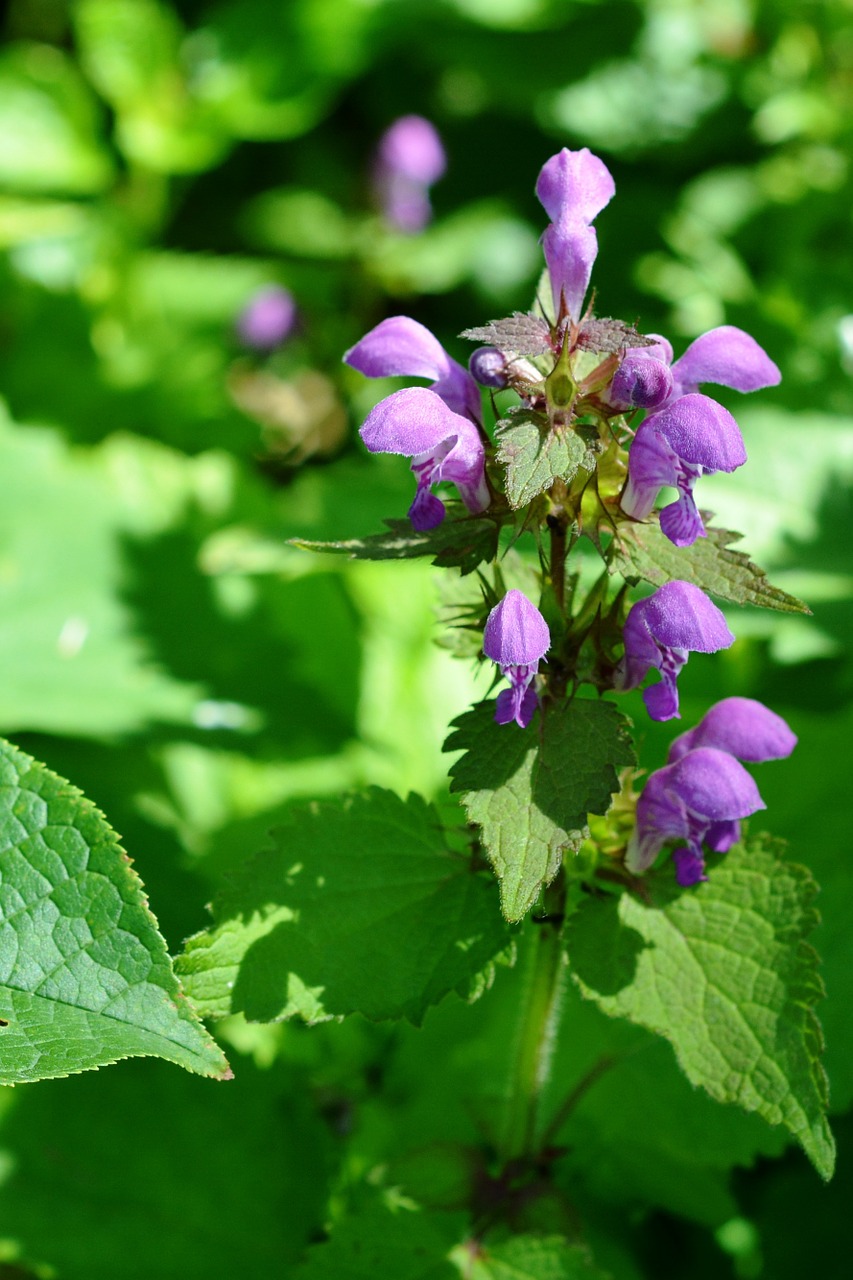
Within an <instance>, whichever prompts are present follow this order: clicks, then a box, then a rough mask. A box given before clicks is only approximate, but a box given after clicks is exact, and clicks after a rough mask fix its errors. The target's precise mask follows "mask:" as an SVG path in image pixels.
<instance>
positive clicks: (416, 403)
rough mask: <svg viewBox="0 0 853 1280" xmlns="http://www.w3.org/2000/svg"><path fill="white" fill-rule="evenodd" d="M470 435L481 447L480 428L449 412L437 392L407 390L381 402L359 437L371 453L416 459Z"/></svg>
mask: <svg viewBox="0 0 853 1280" xmlns="http://www.w3.org/2000/svg"><path fill="white" fill-rule="evenodd" d="M469 433H473V438H474V439H476V440H477V442H478V443H479V435H478V433H477V429H476V427H474V426H473V425H472V423H471V422H470V421H469V420H468V419H467V418H463V417H461V416H460V415H459V414H458V413H454V412H453V410H452V409H449V408H448V407H447V405H446V404H445V402H444V401H443V400H442V399H441V397H440V396H438V395H436V394H435V392H434V391H428V390H427V389H426V387H407V388H405V389H404V390H403V391H395V392H394V393H393V395H390V396H386V397H385V399H384V400H380V401H379V404H377V405H376V406H375V407H374V408H373V409H371V411H370V413H369V414H368V415H367V417H366V418H365V420H364V424H363V426H362V428H361V431H360V433H359V434H360V435H361V438H362V440H363V441H364V443H365V444H366V445H367V448H368V449H369V450H370V452H371V453H398V454H400V455H401V456H402V457H404V458H414V457H416V456H417V455H418V454H421V453H425V454H426V453H432V452H433V451H434V450H435V449H437V448H438V446H439V445H440V444H443V443H444V441H445V440H449V439H450V438H451V437H454V436H455V437H457V438H458V437H463V436H464V437H467V436H468V435H469ZM480 449H481V450H482V444H480Z"/></svg>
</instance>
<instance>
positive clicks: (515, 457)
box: [497, 413, 591, 509]
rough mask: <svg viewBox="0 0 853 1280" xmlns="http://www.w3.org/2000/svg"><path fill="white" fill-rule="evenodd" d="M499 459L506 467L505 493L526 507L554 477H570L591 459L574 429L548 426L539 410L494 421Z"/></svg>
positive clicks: (549, 484) (566, 478)
mask: <svg viewBox="0 0 853 1280" xmlns="http://www.w3.org/2000/svg"><path fill="white" fill-rule="evenodd" d="M497 434H498V441H499V447H498V461H499V462H502V463H503V464H504V466H505V467H506V496H507V501H508V502H509V505H510V506H511V507H513V508H515V509H518V508H519V507H526V506H527V504H528V503H530V502H532V501H533V499H534V498H535V497H537V496H538V495H539V494H540V493H543V492H544V491H545V490H546V489H550V487H551V485H552V484H553V483H554V481H555V480H565V481H569V480H571V478H572V476H573V475H574V474H575V472H576V471H577V469H578V467H580V466H583V465H585V464H586V462H587V461H591V460H590V459H588V458H587V453H588V451H587V447H586V445H585V444H584V442H583V440H582V439H581V438H580V436H579V435H578V434H577V432H575V431H571V430H569V429H561V430H551V428H550V425H549V423H548V419H547V418H546V417H545V416H544V414H541V413H518V414H516V415H514V416H513V417H511V418H504V419H502V420H501V421H500V422H499V423H498V425H497Z"/></svg>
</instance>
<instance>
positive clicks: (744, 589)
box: [610, 519, 809, 613]
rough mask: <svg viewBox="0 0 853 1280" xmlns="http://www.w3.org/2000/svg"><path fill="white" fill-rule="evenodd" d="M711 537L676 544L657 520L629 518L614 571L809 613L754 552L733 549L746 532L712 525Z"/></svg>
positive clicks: (736, 601)
mask: <svg viewBox="0 0 853 1280" xmlns="http://www.w3.org/2000/svg"><path fill="white" fill-rule="evenodd" d="M707 535H708V536H707V537H705V538H697V539H696V541H695V542H694V543H693V545H692V546H690V547H676V546H674V545H673V543H671V542H670V540H669V538H667V536H666V535H665V534H664V533H662V532H661V528H660V525H659V524H658V522H657V520H656V519H654V520H650V521H648V522H646V523H637V524H629V523H627V522H625V523H623V524H621V525H620V527H619V534H618V538H617V540H616V543H615V552H616V553H615V555H614V556H613V559H612V560H611V561H610V569H611V571H612V572H614V573H621V574H622V576H623V577H625V578H632V579H634V580H636V579H637V578H643V579H644V580H645V581H646V582H651V583H652V584H653V586H656V587H659V586H662V585H663V583H664V582H670V581H671V580H672V579H673V578H681V579H682V580H686V581H687V582H694V583H695V584H696V586H697V587H701V588H702V590H703V591H710V592H711V593H712V595H715V596H719V597H720V599H721V600H728V601H730V602H731V603H732V604H755V605H761V606H762V607H763V608H765V609H779V610H781V612H783V613H808V612H809V608H808V606H807V605H805V604H803V602H802V600H798V599H797V597H796V596H792V595H789V594H788V592H787V591H782V590H781V589H780V588H779V587H774V586H773V585H772V583H770V582H769V581H768V578H767V574H766V573H765V572H764V570H763V569H760V568H759V567H758V565H757V564H753V562H752V561H751V560H750V558H749V556H747V555H744V553H743V552H742V551H732V549H731V547H730V546H729V543H731V542H737V541H739V539H740V537H741V534H739V533H733V532H732V531H731V530H729V529H715V528H714V527H713V526H709V527H708V530H707Z"/></svg>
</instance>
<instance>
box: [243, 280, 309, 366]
mask: <svg viewBox="0 0 853 1280" xmlns="http://www.w3.org/2000/svg"><path fill="white" fill-rule="evenodd" d="M296 321H297V310H296V301H295V299H294V297H293V294H292V293H291V292H290V290H289V289H285V288H283V287H282V286H281V285H278V284H271V285H267V286H266V287H265V288H263V289H258V291H257V292H256V293H254V294H253V295H252V297H251V298H250V299H249V301H248V302H247V303H246V305H245V307H244V308H243V310H242V311H241V312H240V314H239V316H238V317H237V322H236V326H235V327H236V330H237V336H238V337H239V339H240V341H241V342H243V343H245V345H246V346H247V347H253V348H254V349H255V350H256V351H273V350H274V349H275V348H276V347H279V346H281V344H282V343H283V342H285V341H286V340H287V338H289V337H290V335H291V334H292V333H293V330H294V329H295V328H296Z"/></svg>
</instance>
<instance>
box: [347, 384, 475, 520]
mask: <svg viewBox="0 0 853 1280" xmlns="http://www.w3.org/2000/svg"><path fill="white" fill-rule="evenodd" d="M463 372H464V370H463ZM466 376H467V375H466ZM360 434H361V438H362V440H363V441H364V443H365V444H366V446H367V448H368V449H369V450H370V452H371V453H397V454H400V455H401V456H402V457H405V458H411V459H412V463H411V468H412V471H413V472H414V473H415V477H416V479H417V491H416V493H415V500H414V502H413V503H412V505H411V507H410V508H409V519H410V520H411V522H412V524H413V526H414V527H415V529H418V530H420V531H423V530H426V529H434V528H435V527H436V525H439V524H441V522H442V520H443V519H444V516H445V509H444V503H443V502H441V501H440V499H438V498H436V497H435V496H434V495H433V494H432V493H431V492H430V489H431V487H432V485H434V484H438V483H439V482H440V481H442V480H451V481H452V482H453V483H454V484H455V485H456V487H457V489H458V490H459V496H460V497H461V498H462V501H463V502H464V503H465V505H466V507H467V508H468V510H469V511H474V512H478V511H484V510H485V509H486V507H487V506H488V505H489V502H490V495H489V489H488V486H487V484H486V477H485V451H484V449H483V442H482V440H481V439H480V432H479V430H478V429H477V426H476V424H475V423H473V422H472V421H471V419H470V418H463V417H462V416H461V415H460V414H458V413H454V412H453V410H452V409H450V408H449V407H448V405H447V404H446V402H445V401H444V400H442V399H441V397H440V396H438V395H436V393H435V392H434V391H428V390H427V389H426V388H425V387H409V388H407V389H406V390H404V391H395V392H394V394H393V395H390V396H386V397H385V399H384V400H380V402H379V404H378V405H376V407H375V408H374V409H372V410H371V412H370V413H369V414H368V416H367V418H366V419H365V422H364V425H363V426H362V428H361V433H360Z"/></svg>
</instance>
